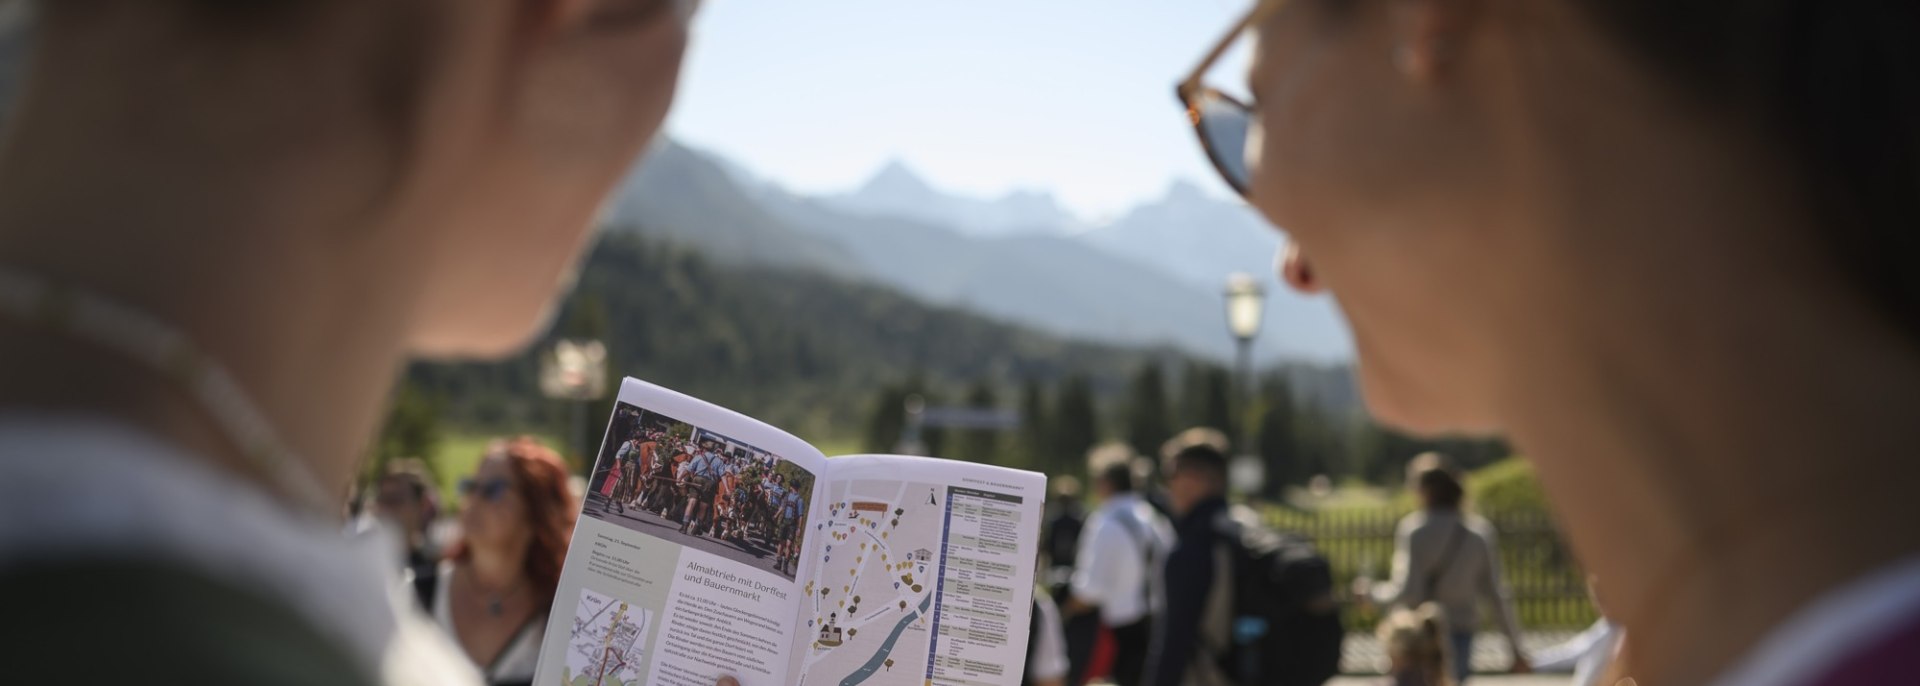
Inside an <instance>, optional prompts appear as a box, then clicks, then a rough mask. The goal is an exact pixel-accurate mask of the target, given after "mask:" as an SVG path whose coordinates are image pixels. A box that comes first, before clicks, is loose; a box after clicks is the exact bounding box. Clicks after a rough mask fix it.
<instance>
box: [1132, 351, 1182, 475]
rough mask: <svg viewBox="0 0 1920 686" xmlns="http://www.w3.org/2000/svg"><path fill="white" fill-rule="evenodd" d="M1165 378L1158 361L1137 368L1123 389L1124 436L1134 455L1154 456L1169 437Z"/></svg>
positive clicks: (1169, 424) (1170, 423)
mask: <svg viewBox="0 0 1920 686" xmlns="http://www.w3.org/2000/svg"><path fill="white" fill-rule="evenodd" d="M1167 405H1168V403H1167V378H1166V373H1165V372H1164V371H1163V370H1162V369H1161V368H1160V363H1159V362H1158V361H1149V362H1147V363H1146V364H1143V365H1141V366H1140V370H1139V371H1138V372H1135V373H1134V375H1133V380H1132V382H1131V383H1130V384H1129V385H1128V387H1127V409H1126V418H1125V421H1126V429H1125V431H1126V436H1127V443H1128V444H1129V445H1132V446H1133V450H1134V452H1137V453H1140V454H1141V455H1155V454H1158V453H1159V452H1160V444H1161V443H1164V442H1166V440H1167V439H1168V438H1170V437H1172V436H1173V432H1174V429H1173V426H1172V422H1171V421H1170V420H1171V416H1170V412H1169V408H1168V407H1167Z"/></svg>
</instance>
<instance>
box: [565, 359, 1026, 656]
mask: <svg viewBox="0 0 1920 686" xmlns="http://www.w3.org/2000/svg"><path fill="white" fill-rule="evenodd" d="M588 474H589V476H588V480H587V487H588V492H587V496H586V498H585V504H584V506H583V509H582V512H581V514H582V515H583V516H582V517H580V520H579V523H578V525H576V527H575V529H574V534H573V544H572V547H571V548H569V550H568V552H567V561H566V567H565V569H564V570H562V572H561V575H560V585H559V591H558V593H557V595H556V596H555V598H554V601H553V613H552V615H551V617H550V618H549V619H548V623H547V635H546V638H545V641H544V643H543V644H542V646H541V653H540V667H539V671H538V675H537V677H536V678H535V681H534V683H535V684H537V685H538V686H562V685H564V686H616V685H619V686H639V685H641V684H650V685H656V686H712V684H714V682H715V681H716V680H717V679H718V678H719V677H721V676H732V677H734V678H736V679H739V681H740V683H741V684H742V685H743V686H783V685H788V684H819V685H831V686H855V685H857V684H865V685H867V686H905V685H909V684H911V685H913V686H936V685H942V684H950V685H955V686H1014V685H1015V684H1018V683H1020V681H1021V677H1022V674H1023V673H1024V671H1025V667H1026V648H1027V646H1026V644H1027V633H1028V626H1029V624H1028V622H1029V613H1030V612H1031V609H1032V596H1031V594H1032V592H1033V583H1034V581H1033V574H1034V564H1035V559H1036V557H1037V556H1038V553H1039V528H1040V517H1041V510H1042V506H1043V505H1044V494H1045V490H1046V477H1045V476H1042V475H1040V474H1035V473H1033V472H1024V471H1018V470H1013V469H1006V468H1002V467H993V466H988V465H981V464H973V463H967V462H955V461H951V460H938V459H930V458H924V457H907V456H900V455H859V456H850V457H836V458H833V459H828V458H827V457H826V456H825V455H823V454H822V453H821V452H820V451H819V450H818V449H816V448H814V447H813V446H811V445H808V444H807V443H806V442H805V441H802V440H800V439H798V438H795V437H793V436H791V435H789V434H787V433H786V432H783V431H781V430H779V429H776V428H773V427H771V426H768V425H766V424H764V423H761V422H759V421H756V420H753V419H751V418H748V417H746V416H743V415H740V414H738V413H735V412H732V411H729V410H726V409H723V408H720V407H717V406H714V405H711V404H708V403H705V402H701V401H699V400H696V399H693V398H689V397H687V396H684V395H681V394H679V393H675V392H673V391H669V390H666V389H663V388H660V387H657V386H653V385H651V384H647V383H644V382H641V381H636V380H633V379H627V380H626V382H625V383H624V384H622V385H621V388H620V398H619V402H618V403H617V405H616V407H615V409H614V414H613V420H612V422H611V423H610V425H609V426H608V428H607V436H606V439H605V440H604V441H603V442H602V447H601V450H600V453H599V456H598V459H597V460H595V464H594V465H593V468H592V470H591V471H590V472H589V473H588Z"/></svg>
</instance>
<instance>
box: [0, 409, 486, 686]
mask: <svg viewBox="0 0 1920 686" xmlns="http://www.w3.org/2000/svg"><path fill="white" fill-rule="evenodd" d="M340 529H341V524H340V523H338V522H334V523H328V522H325V521H322V520H321V519H320V518H318V517H306V516H303V515H300V514H296V513H295V512H293V511H292V510H289V509H288V508H287V507H286V506H284V505H283V504H281V503H280V502H278V501H276V500H274V499H273V498H271V497H269V496H267V495H266V494H265V493H263V492H261V491H260V490H258V489H257V488H256V487H254V486H253V485H252V484H250V483H248V482H245V481H241V480H239V479H237V478H235V477H232V476H230V475H227V474H225V473H223V472H220V471H217V470H215V469H213V468H211V467H209V466H206V465H205V464H204V463H202V462H200V461H197V460H194V459H192V458H191V457H189V456H187V455H186V454H184V453H181V452H180V451H179V450H178V449H176V448H174V447H173V446H171V445H169V444H167V443H165V442H163V441H161V440H159V439H157V438H155V437H153V436H151V435H148V434H146V433H143V432H140V431H138V430H135V429H133V428H131V427H129V426H126V425H124V424H121V423H119V422H114V421H108V420H103V419H93V418H85V417H76V416H69V415H27V414H20V413H3V414H0V569H4V568H6V567H9V566H12V565H17V564H23V563H29V562H32V561H35V560H46V559H76V560H78V559H95V560H142V559H145V560H160V561H165V562H168V563H171V564H177V565H182V566H185V567H187V568H190V569H193V570H195V571H198V572H199V573H202V574H205V575H207V576H208V577H210V578H213V579H216V580H219V581H221V582H224V583H227V584H231V585H233V586H234V587H236V588H243V589H248V590H250V591H252V592H255V593H259V594H262V595H263V596H264V597H268V598H273V599H276V600H278V601H280V602H281V603H283V604H284V605H285V606H286V607H287V608H289V609H290V610H292V611H293V612H294V613H295V614H297V615H299V616H302V617H305V618H306V619H307V621H309V622H311V623H312V625H313V627H314V628H315V629H317V630H318V631H319V632H320V633H321V634H322V635H324V636H327V637H329V638H330V639H332V640H333V641H334V643H335V644H337V645H338V646H339V647H340V648H342V649H344V650H345V651H346V654H347V655H348V656H349V657H350V658H351V659H353V660H354V661H355V662H356V663H357V664H356V665H355V666H356V667H357V668H359V669H360V671H361V672H362V673H364V674H367V675H369V676H370V677H372V678H374V679H376V680H377V681H379V682H380V683H385V684H395V685H402V684H404V685H409V686H411V685H416V684H418V685H423V686H424V685H432V686H450V685H459V686H473V685H477V684H478V683H479V675H478V674H476V673H474V671H473V669H472V668H471V667H469V666H468V665H467V664H466V661H465V660H464V659H463V658H462V657H461V655H460V652H459V649H458V648H457V647H455V646H454V645H453V644H452V643H451V642H450V641H448V640H447V638H446V637H445V636H444V635H442V634H441V633H440V632H439V631H438V630H436V629H435V628H434V627H433V625H432V623H431V622H429V621H427V618H426V617H425V616H424V615H422V614H421V613H420V612H419V611H418V610H417V609H415V607H414V606H415V603H414V601H413V599H412V598H413V591H412V589H411V588H409V587H407V586H406V585H405V584H403V583H402V582H401V580H400V576H399V565H397V564H396V562H395V560H394V559H393V555H392V551H393V550H394V545H393V543H392V542H391V541H388V540H385V538H386V537H385V536H384V535H382V534H381V533H378V532H380V531H381V530H380V529H379V528H378V527H375V528H374V530H373V532H374V533H371V534H370V535H364V536H358V537H353V538H349V537H347V536H345V535H344V534H343V533H342V532H341V530H340Z"/></svg>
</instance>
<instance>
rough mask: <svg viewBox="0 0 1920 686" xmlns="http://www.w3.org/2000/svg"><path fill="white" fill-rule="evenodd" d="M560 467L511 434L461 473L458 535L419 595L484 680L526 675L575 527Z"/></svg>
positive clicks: (527, 678)
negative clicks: (471, 468)
mask: <svg viewBox="0 0 1920 686" xmlns="http://www.w3.org/2000/svg"><path fill="white" fill-rule="evenodd" d="M567 476H568V472H567V467H566V465H565V464H564V463H562V462H561V461H560V456H559V455H558V454H556V453H554V452H553V451H552V450H551V449H548V448H547V447H545V446H542V445H540V444H539V443H538V442H536V441H534V440H533V439H531V438H516V439H513V440H509V441H496V442H494V444H493V445H490V446H488V447H487V456H486V457H485V458H483V459H482V460H481V461H480V466H479V467H478V468H476V469H475V470H474V474H473V477H472V478H469V479H465V480H463V481H461V482H460V496H461V497H460V538H459V539H458V540H455V541H454V543H453V545H451V546H449V547H448V548H447V560H446V562H443V563H442V564H441V566H440V573H439V575H438V580H437V582H436V583H434V584H433V586H434V587H433V588H431V589H429V590H427V591H425V592H424V595H427V596H428V597H430V598H432V599H433V601H432V603H431V604H429V605H428V610H429V611H430V612H431V613H432V614H433V620H434V621H435V622H437V623H439V624H440V626H441V628H444V629H446V631H447V633H448V634H449V635H451V636H452V637H453V638H454V640H455V641H456V642H457V643H458V644H459V645H460V648H461V649H462V651H464V652H465V653H466V655H467V658H468V659H470V660H472V661H473V664H474V665H475V666H477V667H479V668H480V672H481V674H482V675H484V676H485V678H486V681H487V683H489V684H496V685H505V684H527V683H532V681H533V676H534V674H533V669H534V666H535V665H536V664H538V663H539V661H540V640H541V638H542V637H544V636H545V635H546V628H547V613H548V612H549V611H550V610H552V609H553V600H554V589H555V588H556V587H558V586H559V585H560V567H561V565H562V564H563V563H564V562H566V559H567V542H568V540H569V539H570V538H571V537H572V536H573V524H574V518H575V510H574V506H573V499H572V497H571V496H570V495H568V493H567Z"/></svg>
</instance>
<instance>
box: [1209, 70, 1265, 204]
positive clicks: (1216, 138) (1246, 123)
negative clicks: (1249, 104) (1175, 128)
mask: <svg viewBox="0 0 1920 686" xmlns="http://www.w3.org/2000/svg"><path fill="white" fill-rule="evenodd" d="M1195 105H1196V106H1197V107H1198V108H1199V115H1200V116H1199V117H1198V119H1197V120H1196V122H1195V125H1196V126H1197V127H1198V128H1199V130H1200V140H1201V142H1202V143H1204V144H1205V145H1206V146H1207V154H1208V155H1210V156H1211V157H1212V158H1213V162H1214V165H1215V166H1217V167H1219V168H1220V175H1221V176H1223V177H1226V181H1227V185H1230V186H1233V189H1234V190H1237V191H1240V192H1241V193H1243V194H1244V193H1246V192H1247V186H1248V183H1249V181H1250V179H1251V177H1252V174H1251V173H1250V172H1249V171H1248V169H1247V134H1248V132H1249V131H1251V130H1252V128H1253V113H1252V112H1249V111H1247V108H1246V107H1244V106H1242V105H1241V104H1240V103H1237V102H1234V101H1232V100H1229V99H1227V98H1225V97H1222V96H1221V95H1220V94H1218V93H1214V92H1211V91H1209V92H1207V93H1205V94H1203V95H1201V96H1200V98H1199V101H1198V102H1196V103H1195Z"/></svg>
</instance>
